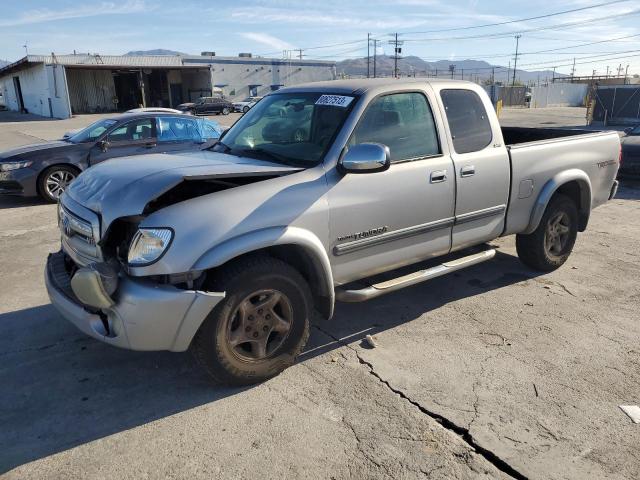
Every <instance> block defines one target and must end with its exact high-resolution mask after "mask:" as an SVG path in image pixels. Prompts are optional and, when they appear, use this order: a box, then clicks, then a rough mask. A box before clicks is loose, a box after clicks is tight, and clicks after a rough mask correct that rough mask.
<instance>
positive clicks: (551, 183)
mask: <svg viewBox="0 0 640 480" xmlns="http://www.w3.org/2000/svg"><path fill="white" fill-rule="evenodd" d="M573 181H576V182H578V185H579V186H580V205H578V214H579V218H580V225H579V230H580V231H584V229H585V228H586V226H587V222H588V221H589V215H590V214H591V180H590V179H589V176H588V175H587V174H586V173H585V172H584V171H583V170H579V169H577V168H574V169H570V170H564V171H562V172H560V173H557V174H556V175H554V176H553V177H552V178H551V179H550V180H548V181H547V183H545V184H544V187H542V190H540V193H539V194H538V198H537V200H536V203H535V204H534V205H533V210H532V211H531V217H530V219H529V225H528V226H527V228H526V229H525V230H524V231H523V232H522V233H524V234H530V233H533V231H534V230H535V229H536V228H538V225H539V224H540V220H541V219H542V215H544V211H545V210H546V209H547V205H548V204H549V201H550V200H551V197H553V195H554V194H555V193H556V191H557V190H558V189H559V188H560V187H562V186H563V185H566V184H567V183H569V182H573Z"/></svg>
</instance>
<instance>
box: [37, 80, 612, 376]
mask: <svg viewBox="0 0 640 480" xmlns="http://www.w3.org/2000/svg"><path fill="white" fill-rule="evenodd" d="M412 80H413V79H407V80H404V79H403V80H398V79H384V80H383V79H377V80H341V81H331V82H321V83H316V84H307V85H300V86H297V87H289V88H283V89H281V90H279V91H277V92H274V93H271V94H269V95H267V96H265V98H264V99H263V100H262V101H260V102H259V103H258V104H257V105H256V106H255V107H254V108H252V109H251V110H250V111H249V112H248V113H247V114H245V115H244V116H243V117H242V118H241V119H240V120H238V122H236V123H235V124H234V125H233V126H232V127H231V128H230V129H229V130H228V131H227V132H226V134H225V135H223V136H222V138H221V139H220V140H219V141H218V142H217V143H216V144H215V145H214V146H213V147H211V148H210V149H209V150H208V151H202V152H197V153H194V152H187V153H181V154H173V155H162V156H158V155H145V156H143V157H140V158H138V159H137V160H136V161H135V162H132V161H129V160H128V159H124V158H123V159H116V160H113V161H110V162H105V163H104V164H102V165H98V166H96V167H95V168H92V169H90V170H88V171H87V172H84V173H83V174H82V175H80V177H79V178H78V179H77V180H76V182H74V183H73V184H72V185H71V186H70V187H69V189H67V191H66V192H65V193H64V194H63V195H62V197H61V199H60V207H59V219H60V221H59V224H60V233H61V240H62V246H61V250H60V251H59V252H58V253H55V254H52V255H50V256H49V259H48V261H47V267H46V276H45V278H46V285H47V290H48V293H49V298H50V299H51V302H52V303H53V305H54V306H56V308H57V309H58V310H59V312H60V313H61V314H62V315H63V316H64V317H66V318H67V319H68V320H70V321H71V322H72V323H74V324H75V325H76V326H77V327H78V328H79V329H81V330H82V331H83V332H85V333H86V334H88V335H90V336H93V337H95V338H97V339H99V340H101V341H103V342H106V343H108V344H111V345H114V346H118V347H123V348H129V349H134V350H170V351H184V350H187V349H188V348H191V349H192V351H193V352H194V353H195V356H196V359H197V360H198V362H200V363H201V364H202V365H203V366H204V368H205V370H206V371H207V372H208V373H209V374H210V375H211V376H212V377H213V378H214V379H215V380H217V381H220V382H224V383H233V384H248V383H255V382H259V381H262V380H265V379H267V378H270V377H272V376H274V375H277V374H278V373H279V372H281V371H282V370H284V369H285V368H286V367H288V366H289V365H291V364H292V363H293V361H294V359H295V358H296V356H297V355H298V354H299V353H300V352H301V351H302V349H303V347H304V345H305V342H306V341H307V338H308V337H309V322H310V319H311V317H312V316H313V315H314V312H319V314H320V315H321V316H323V317H324V318H327V319H329V318H331V316H332V315H333V310H334V302H335V301H336V300H340V301H343V302H360V301H363V300H368V299H372V298H376V297H378V296H380V295H383V294H389V293H390V292H393V291H396V290H399V289H401V288H403V287H406V286H409V285H414V284H417V283H420V282H423V281H426V280H430V279H432V278H435V277H439V276H442V275H445V274H447V273H451V272H455V271H457V270H460V269H462V268H466V267H470V266H472V265H477V264H479V263H481V262H485V261H488V260H490V259H491V258H493V257H494V255H495V253H496V251H495V249H494V248H492V247H491V246H490V245H487V243H486V242H489V241H491V240H494V239H496V238H498V237H500V236H505V235H514V234H515V235H516V250H517V252H518V255H519V257H520V259H521V260H522V262H523V263H525V264H526V265H528V266H529V267H531V268H533V269H535V270H539V271H543V272H549V271H552V270H555V269H557V268H559V267H560V266H561V265H562V264H563V263H564V262H565V261H566V260H567V258H568V257H569V255H570V254H571V251H572V249H573V247H574V243H575V241H576V238H577V235H578V232H582V231H584V230H585V229H586V228H587V224H588V221H589V216H590V214H591V210H592V209H593V208H596V207H598V206H600V205H602V204H604V203H606V202H607V200H609V199H610V198H612V197H613V195H614V194H615V192H616V188H617V181H616V180H615V178H616V174H617V171H618V154H619V150H620V140H619V137H618V135H617V134H616V133H615V132H587V131H581V130H572V129H540V130H538V129H531V128H500V124H499V123H498V118H497V117H496V114H495V112H494V110H493V107H492V104H491V101H490V99H489V97H488V96H487V94H486V93H485V91H484V89H483V88H482V87H480V86H479V85H476V84H474V83H470V82H462V81H455V80H442V79H441V80H431V81H429V80H425V79H419V80H417V81H412ZM293 104H296V105H300V106H299V107H296V108H294V109H290V108H289V107H290V106H292V105H293ZM297 109H299V111H297V112H296V110H297ZM307 110H309V111H310V123H309V126H308V135H306V136H305V137H304V138H301V139H296V140H292V138H293V137H294V135H293V132H294V129H295V128H297V123H296V122H291V121H288V118H287V116H288V115H290V114H293V113H295V114H298V115H299V114H300V113H301V112H305V111H307ZM274 111H278V112H284V117H281V116H280V115H279V114H278V115H273V114H272V113H273V112H274ZM272 122H278V123H284V124H285V125H286V128H287V129H289V134H288V135H282V136H281V138H279V139H277V140H274V141H271V140H267V139H265V138H264V137H263V132H264V131H265V130H269V129H271V123H272ZM276 130H278V129H276ZM96 192H99V194H97V193H96ZM444 255H447V257H446V258H442V257H443V256H444ZM438 258H440V259H439V260H438ZM426 259H430V262H432V263H430V264H429V265H431V266H423V265H420V266H416V265H415V264H416V262H419V261H423V260H426ZM433 262H435V263H436V264H435V265H433ZM410 265H413V272H412V273H408V274H407V269H405V270H404V271H402V273H398V271H397V269H398V268H399V267H408V266H410ZM488 268H490V267H485V269H488ZM383 273H384V274H385V275H384V276H383V277H382V278H381V277H380V275H381V274H383ZM451 281H452V282H455V281H456V280H455V277H454V278H453V279H452V280H451ZM451 288H455V284H454V283H452V286H451ZM425 294H428V289H426V290H425Z"/></svg>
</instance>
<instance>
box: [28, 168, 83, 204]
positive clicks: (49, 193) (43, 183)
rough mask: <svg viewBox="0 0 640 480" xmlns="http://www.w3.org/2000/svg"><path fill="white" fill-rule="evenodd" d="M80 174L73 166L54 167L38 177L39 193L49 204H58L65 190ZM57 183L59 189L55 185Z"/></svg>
mask: <svg viewBox="0 0 640 480" xmlns="http://www.w3.org/2000/svg"><path fill="white" fill-rule="evenodd" d="M79 174H80V170H78V169H77V168H76V167H73V166H71V165H54V166H52V167H49V168H47V169H46V170H45V171H43V172H42V173H41V174H40V176H39V177H38V193H39V194H40V196H41V197H42V198H43V199H44V200H45V201H47V202H49V203H57V202H58V198H59V197H60V195H62V193H63V192H64V190H65V189H66V188H67V186H68V185H69V183H71V182H72V181H73V180H75V178H76V177H77V176H78V175H79ZM56 182H57V184H58V188H55V187H54V185H55V183H56Z"/></svg>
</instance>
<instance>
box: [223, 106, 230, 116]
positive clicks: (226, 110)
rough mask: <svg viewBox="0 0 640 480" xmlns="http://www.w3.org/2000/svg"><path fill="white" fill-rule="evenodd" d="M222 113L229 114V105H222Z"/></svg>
mask: <svg viewBox="0 0 640 480" xmlns="http://www.w3.org/2000/svg"><path fill="white" fill-rule="evenodd" d="M222 114H223V115H229V107H224V108H223V109H222Z"/></svg>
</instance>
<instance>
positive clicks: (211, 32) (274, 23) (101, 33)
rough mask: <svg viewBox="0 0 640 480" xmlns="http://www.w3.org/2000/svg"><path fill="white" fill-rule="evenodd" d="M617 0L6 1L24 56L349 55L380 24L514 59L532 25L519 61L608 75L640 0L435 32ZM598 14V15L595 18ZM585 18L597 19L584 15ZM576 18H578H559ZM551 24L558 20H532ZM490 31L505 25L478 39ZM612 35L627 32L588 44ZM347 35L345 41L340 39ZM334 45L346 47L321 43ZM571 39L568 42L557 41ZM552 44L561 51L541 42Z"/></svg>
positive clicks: (414, 43) (7, 25) (637, 43)
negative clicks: (162, 52)
mask: <svg viewBox="0 0 640 480" xmlns="http://www.w3.org/2000/svg"><path fill="white" fill-rule="evenodd" d="M606 1H607V0H589V1H587V0H570V1H560V2H544V3H543V4H539V3H537V2H532V1H508V0H494V1H482V0H461V1H457V0H397V1H392V0H387V1H383V0H315V1H313V0H297V1H285V0H272V1H267V0H262V1H261V0H249V1H241V0H239V1H207V2H201V1H195V0H183V1H176V0H171V1H166V0H120V1H112V0H109V1H103V0H83V1H72V0H58V1H44V0H24V1H21V2H15V1H13V2H9V1H7V0H4V1H3V2H2V3H3V5H2V7H1V8H0V10H1V11H2V15H1V16H0V58H2V59H7V60H11V61H14V60H16V59H18V58H20V57H22V56H24V52H25V49H24V47H23V45H24V44H25V43H26V44H27V46H28V50H29V53H35V54H48V53H51V52H52V51H53V52H55V53H57V54H63V53H71V52H73V50H74V49H75V50H77V51H78V52H91V53H100V54H122V53H125V52H127V51H129V50H147V49H153V48H166V49H171V50H179V51H183V52H187V53H193V54H198V53H199V52H200V51H203V50H213V51H215V52H217V54H218V55H236V54H237V53H238V52H245V51H246V52H253V53H254V54H263V55H269V56H276V57H279V56H281V55H282V53H281V52H282V51H283V50H287V49H297V48H303V49H306V50H305V52H304V53H305V56H306V57H307V58H322V59H343V58H353V57H357V56H363V55H366V35H367V33H368V32H371V33H372V34H374V35H375V36H376V37H377V38H379V39H380V40H381V47H380V50H379V51H380V53H391V47H390V46H389V45H388V40H390V38H391V37H390V36H389V34H390V33H393V32H396V31H398V32H401V33H402V35H401V36H400V38H401V39H403V40H405V41H406V43H405V44H404V47H403V54H404V55H417V56H419V57H422V58H424V59H425V60H439V59H446V60H456V59H465V58H474V59H479V60H486V61H488V62H490V63H492V64H496V65H507V62H509V60H510V58H511V56H512V54H513V50H514V48H515V39H514V38H513V35H515V34H516V33H519V32H522V38H521V39H520V51H521V52H523V53H525V55H523V56H522V57H521V58H520V59H519V64H520V65H522V66H523V68H525V69H528V70H539V69H543V68H545V67H551V66H552V65H560V67H559V68H558V71H560V72H565V73H569V72H570V71H571V67H570V66H563V65H567V64H570V63H571V62H572V60H573V57H576V58H577V60H576V62H577V63H578V65H577V67H576V73H577V74H591V73H592V70H593V69H596V70H597V72H598V73H599V74H600V73H602V74H604V72H605V70H606V67H607V65H608V66H610V68H611V69H617V67H618V65H619V64H622V65H623V67H626V65H627V64H630V67H629V70H630V72H632V73H640V11H637V12H636V10H640V4H639V2H638V1H637V0H632V1H626V2H620V3H616V4H613V5H607V6H603V7H598V8H594V9H590V10H583V11H579V12H573V13H569V14H565V15H559V16H555V17H550V18H546V19H540V20H532V21H527V22H517V23H511V24H508V25H502V26H494V27H489V28H478V29H468V30H454V31H446V32H434V30H448V29H453V28H462V27H473V26H477V25H481V24H486V23H498V22H505V21H511V20H517V19H521V18H525V17H533V16H537V15H544V14H547V13H553V12H558V11H561V10H569V9H575V8H580V7H584V6H590V5H594V4H599V3H604V2H606ZM540 5H542V6H540ZM614 15H619V16H616V17H612V16H614ZM609 17H612V18H609ZM594 19H597V20H598V21H595V22H592V20H594ZM584 21H587V22H589V23H583V24H575V23H576V22H584ZM567 23H571V24H573V25H569V26H564V27H562V26H561V27H557V26H558V25H563V24H567ZM540 27H552V28H551V29H547V30H538V31H528V30H531V29H535V28H540ZM410 32H427V33H410ZM485 34H495V35H496V36H494V37H490V38H486V37H485V38H477V37H478V36H479V35H485ZM499 35H503V36H499ZM632 35H637V36H636V37H631V36H632ZM461 37H476V38H461ZM623 37H627V38H623ZM611 39H616V40H615V41H612V42H604V43H597V44H593V45H587V46H582V44H584V43H592V42H601V41H603V40H611ZM351 42H354V43H351ZM339 43H344V45H334V44H339ZM325 45H334V46H331V47H327V48H313V47H320V46H325ZM568 47H571V48H568ZM559 48H562V49H564V50H556V49H559ZM541 50H556V51H554V52H543V53H533V52H540V51H541ZM618 52H623V53H618ZM597 55H601V56H599V57H598V56H597ZM634 55H635V56H634ZM613 57H628V58H613ZM581 58H582V60H580V59H581ZM545 62H547V63H545ZM586 62H590V63H586ZM591 62H592V63H591Z"/></svg>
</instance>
